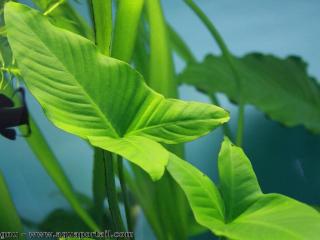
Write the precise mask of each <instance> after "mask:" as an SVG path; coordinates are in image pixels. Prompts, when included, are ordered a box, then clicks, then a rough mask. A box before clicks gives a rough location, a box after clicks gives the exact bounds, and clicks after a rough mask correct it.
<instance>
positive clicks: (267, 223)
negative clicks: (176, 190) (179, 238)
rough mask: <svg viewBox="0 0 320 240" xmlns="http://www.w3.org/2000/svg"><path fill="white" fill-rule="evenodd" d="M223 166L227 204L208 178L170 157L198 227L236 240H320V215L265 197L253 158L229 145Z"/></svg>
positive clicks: (288, 201)
mask: <svg viewBox="0 0 320 240" xmlns="http://www.w3.org/2000/svg"><path fill="white" fill-rule="evenodd" d="M218 164H219V176H220V182H221V191H222V196H223V201H224V203H225V204H223V202H222V200H221V197H220V194H219V193H218V191H217V188H216V187H215V185H214V183H213V182H212V181H211V180H210V179H209V178H207V177H206V176H204V175H203V174H202V173H201V172H200V171H199V170H197V169H196V168H195V167H193V166H192V165H191V164H189V163H186V162H185V161H183V160H181V159H179V158H177V157H175V156H173V155H171V157H170V160H169V164H168V166H167V169H168V170H169V172H170V174H171V175H172V176H173V178H174V179H175V180H176V181H177V183H178V184H179V185H180V186H181V187H182V189H183V191H184V192H185V194H186V196H187V198H188V201H189V204H190V206H191V208H192V210H193V213H194V215H195V217H196V220H197V221H198V223H200V224H201V225H203V226H204V227H207V228H208V229H210V230H211V231H212V232H213V233H215V234H216V235H218V236H225V237H228V238H230V239H236V240H256V239H262V240H270V239H274V240H292V239H294V240H317V239H318V238H319V236H320V214H319V213H318V212H317V211H316V210H315V209H313V208H312V207H310V206H307V205H305V204H303V203H300V202H298V201H296V200H294V199H291V198H289V197H286V196H283V195H280V194H263V193H261V191H260V188H259V185H258V183H257V180H256V176H255V174H254V172H253V170H252V166H251V164H250V162H249V160H248V158H247V157H246V156H245V155H244V153H243V152H242V150H241V149H240V148H239V147H236V146H234V145H233V144H232V143H231V142H230V141H229V140H228V139H225V141H224V143H223V145H222V149H221V152H220V155H219V161H218ZM224 206H225V211H223V210H222V209H223V208H224Z"/></svg>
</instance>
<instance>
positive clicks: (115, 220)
mask: <svg viewBox="0 0 320 240" xmlns="http://www.w3.org/2000/svg"><path fill="white" fill-rule="evenodd" d="M117 158H118V156H117V155H116V154H114V153H110V152H107V151H104V152H103V160H104V171H105V180H106V192H107V198H108V203H109V210H110V213H111V218H112V228H113V229H112V230H113V231H114V232H124V225H123V221H122V218H121V212H120V208H119V204H118V202H119V201H118V195H117V188H116V182H115V173H114V162H115V161H117Z"/></svg>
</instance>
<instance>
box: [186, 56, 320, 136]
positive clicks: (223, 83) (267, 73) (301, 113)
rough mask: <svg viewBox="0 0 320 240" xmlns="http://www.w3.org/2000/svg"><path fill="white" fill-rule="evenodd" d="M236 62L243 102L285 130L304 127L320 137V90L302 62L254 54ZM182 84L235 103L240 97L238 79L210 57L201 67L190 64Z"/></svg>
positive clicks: (213, 57) (220, 58) (198, 64)
mask: <svg viewBox="0 0 320 240" xmlns="http://www.w3.org/2000/svg"><path fill="white" fill-rule="evenodd" d="M234 62H235V67H236V69H237V71H238V72H239V74H240V77H241V83H240V85H241V86H240V89H241V91H240V95H241V96H242V99H243V101H245V102H246V103H249V104H253V105H255V106H256V107H257V108H258V109H260V110H261V111H263V112H265V113H266V114H267V115H268V116H270V118H272V119H273V120H276V121H279V122H281V123H283V124H285V125H286V126H290V127H291V126H297V125H304V126H305V127H306V128H307V129H309V130H311V131H313V132H316V133H320V88H319V85H318V84H317V83H316V81H315V80H314V79H313V78H312V77H310V76H308V74H307V71H306V64H305V63H304V62H303V61H302V60H301V59H300V58H298V57H288V58H286V59H281V58H277V57H275V56H272V55H263V54H258V53H254V54H248V55H246V56H244V57H242V58H235V61H234ZM180 81H181V82H183V83H187V84H192V85H194V86H196V87H197V88H198V89H200V90H202V91H205V92H207V93H210V94H212V93H215V92H222V93H225V94H226V95H227V96H228V97H230V98H231V99H232V100H235V101H237V100H238V97H239V89H238V86H237V84H236V81H235V78H234V77H233V74H232V72H231V70H230V67H229V66H228V64H227V63H226V62H225V60H224V59H223V58H222V57H217V56H213V55H209V56H207V57H206V58H205V60H204V61H203V62H202V63H194V64H190V65H189V66H188V67H187V68H186V69H185V70H184V72H183V73H182V74H181V76H180Z"/></svg>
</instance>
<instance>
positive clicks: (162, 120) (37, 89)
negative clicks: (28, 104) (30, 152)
mask: <svg viewBox="0 0 320 240" xmlns="http://www.w3.org/2000/svg"><path fill="white" fill-rule="evenodd" d="M5 19H6V24H7V29H8V38H9V43H10V45H11V47H12V49H13V54H14V56H15V58H16V60H17V62H18V66H19V68H20V70H21V74H22V76H23V78H24V80H25V82H26V85H27V86H28V88H29V90H30V91H31V93H32V94H33V95H34V96H35V97H36V99H37V100H38V101H39V102H40V104H41V105H42V107H43V109H44V111H45V113H46V115H47V117H48V118H49V119H50V120H51V121H52V122H53V123H54V124H55V125H56V126H57V127H59V128H61V129H63V130H65V131H67V132H69V133H72V134H75V135H77V136H79V137H82V138H84V139H86V140H88V141H89V142H91V143H92V144H93V145H94V146H96V147H101V148H104V149H105V150H109V151H115V152H116V153H117V154H119V155H121V156H124V157H130V158H128V160H130V161H132V162H133V163H136V164H139V166H140V167H142V168H143V169H144V170H146V171H148V172H149V173H151V172H152V175H151V176H152V177H153V178H154V179H158V178H159V177H161V175H162V174H163V171H164V166H165V165H166V162H167V158H164V157H165V156H167V154H165V153H164V152H165V150H164V149H163V147H162V146H161V145H160V144H158V143H156V142H154V141H158V142H163V143H169V144H170V143H171V144H173V143H180V142H185V141H191V140H194V139H196V138H198V137H200V136H203V135H205V134H207V133H209V132H210V131H211V130H212V129H214V128H216V127H217V126H219V125H220V124H222V123H224V122H226V121H228V119H229V115H228V113H227V112H226V111H225V110H223V109H221V108H219V107H216V106H212V105H208V104H202V103H195V102H184V101H180V100H175V99H165V98H164V97H163V96H162V95H160V94H158V93H156V92H154V91H152V90H151V89H150V88H148V87H147V85H146V84H145V83H144V81H143V78H142V76H141V75H140V74H139V73H137V72H136V71H134V70H133V69H132V68H131V67H130V66H129V65H128V64H126V63H124V62H121V61H119V60H116V59H112V58H109V57H106V56H103V55H102V54H100V53H99V51H98V50H97V48H96V46H95V45H94V44H93V43H92V42H91V41H89V40H87V39H85V38H83V37H81V36H79V35H76V34H74V33H72V32H69V31H65V30H63V29H60V28H57V27H55V26H53V25H52V24H51V23H50V22H49V21H48V20H47V18H45V17H43V16H42V15H41V14H40V13H39V12H37V11H35V10H33V9H31V8H28V7H26V6H24V5H21V4H17V3H9V4H7V5H6V8H5ZM137 141H141V142H142V143H143V144H146V145H143V147H138V146H139V145H141V144H139V143H138V142H137ZM115 144H116V145H118V144H121V145H122V146H125V148H119V147H117V146H116V145H115ZM148 148H150V149H153V150H154V154H153V155H152V161H148V160H147V159H143V158H141V156H146V152H147V153H149V151H148V150H146V149H148ZM150 158H151V157H150V156H149V158H148V159H150ZM159 166H162V167H159Z"/></svg>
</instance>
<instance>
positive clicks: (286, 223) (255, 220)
mask: <svg viewBox="0 0 320 240" xmlns="http://www.w3.org/2000/svg"><path fill="white" fill-rule="evenodd" d="M225 235H227V236H228V237H230V238H231V239H245V240H256V239H261V240H269V239H274V240H317V239H319V236H320V214H319V213H318V212H317V211H316V210H314V209H313V208H311V207H309V206H307V205H305V204H303V203H300V202H298V201H296V200H294V199H291V198H288V197H286V196H283V195H280V194H266V195H264V196H262V197H260V198H259V200H258V201H256V202H255V203H254V204H253V205H252V206H250V207H249V208H248V209H247V210H246V211H245V212H244V213H243V214H242V215H240V216H239V217H238V218H237V219H235V220H234V221H233V222H232V223H230V224H228V225H227V228H226V233H225Z"/></svg>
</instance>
